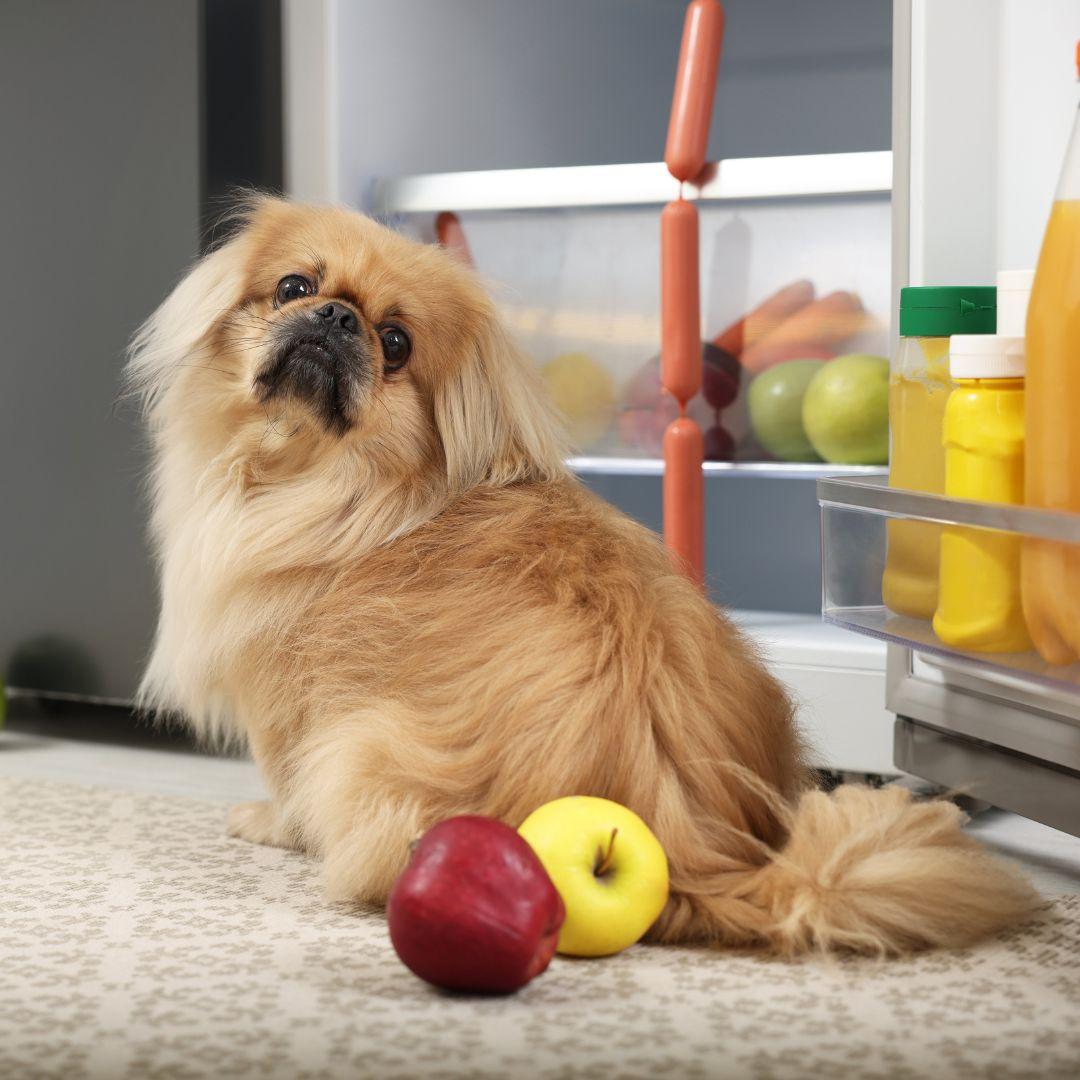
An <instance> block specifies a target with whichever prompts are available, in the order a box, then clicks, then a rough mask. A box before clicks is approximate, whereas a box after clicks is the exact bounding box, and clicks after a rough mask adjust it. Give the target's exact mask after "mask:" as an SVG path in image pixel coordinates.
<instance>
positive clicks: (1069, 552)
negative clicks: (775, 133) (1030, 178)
mask: <svg viewBox="0 0 1080 1080" xmlns="http://www.w3.org/2000/svg"><path fill="white" fill-rule="evenodd" d="M1077 59H1078V61H1080V43H1078V45H1077ZM1078 67H1080V63H1078ZM1026 390H1027V393H1026V407H1025V424H1026V428H1027V446H1026V455H1025V469H1024V497H1025V502H1027V504H1028V505H1029V506H1039V507H1044V508H1046V509H1051V510H1068V511H1071V512H1072V513H1074V514H1076V513H1080V113H1078V114H1077V118H1076V121H1075V122H1074V124H1073V129H1072V137H1071V138H1070V139H1069V145H1068V149H1067V150H1066V151H1065V165H1064V167H1063V168H1062V171H1061V180H1060V182H1059V184H1058V189H1057V194H1056V195H1055V200H1054V205H1053V207H1052V208H1051V211H1050V221H1049V223H1048V224H1047V226H1046V235H1045V236H1044V238H1043V244H1042V251H1041V253H1040V255H1039V263H1038V266H1037V267H1036V270H1035V283H1034V285H1033V287H1032V291H1031V303H1030V304H1029V306H1028V317H1027V387H1026ZM1021 592H1022V596H1023V605H1024V617H1025V618H1026V619H1027V625H1028V632H1029V633H1030V635H1031V638H1032V640H1033V641H1034V642H1035V647H1036V648H1037V649H1038V650H1039V653H1040V655H1041V656H1042V658H1043V659H1044V660H1045V661H1046V662H1047V663H1050V664H1070V663H1072V662H1073V661H1074V660H1076V659H1077V657H1080V549H1078V548H1077V547H1075V546H1069V545H1067V544H1059V543H1053V542H1050V541H1045V540H1034V539H1028V540H1026V541H1025V542H1024V551H1023V563H1022V573H1021Z"/></svg>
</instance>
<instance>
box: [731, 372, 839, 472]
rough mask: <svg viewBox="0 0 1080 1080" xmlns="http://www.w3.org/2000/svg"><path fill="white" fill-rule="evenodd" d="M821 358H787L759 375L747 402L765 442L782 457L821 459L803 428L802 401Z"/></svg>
mask: <svg viewBox="0 0 1080 1080" xmlns="http://www.w3.org/2000/svg"><path fill="white" fill-rule="evenodd" d="M821 367H822V361H821V360H787V361H785V362H784V363H782V364H777V365H776V366H775V367H771V368H769V369H768V370H767V371H763V372H762V373H761V374H760V375H758V376H757V377H756V378H755V379H754V381H753V382H752V383H751V384H750V390H749V392H748V394H747V398H746V403H747V407H748V408H749V410H750V423H751V425H752V426H753V428H754V434H755V435H756V436H757V440H758V442H759V443H761V445H762V446H763V447H764V448H765V449H766V450H768V451H769V453H770V454H772V455H773V457H778V458H779V459H780V460H781V461H820V460H821V459H820V458H819V457H818V455H817V453H816V452H815V451H814V448H813V446H811V445H810V440H809V439H808V438H807V437H806V431H805V429H804V428H803V419H802V405H803V396H804V395H805V394H806V388H807V386H809V385H810V380H811V379H812V378H813V377H814V376H815V375H816V374H817V373H818V370H819V369H820V368H821Z"/></svg>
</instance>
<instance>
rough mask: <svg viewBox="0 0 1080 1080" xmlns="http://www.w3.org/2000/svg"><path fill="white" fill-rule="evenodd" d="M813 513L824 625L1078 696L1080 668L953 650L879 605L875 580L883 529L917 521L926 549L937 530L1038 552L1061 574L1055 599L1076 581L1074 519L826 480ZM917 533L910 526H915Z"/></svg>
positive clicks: (920, 623)
mask: <svg viewBox="0 0 1080 1080" xmlns="http://www.w3.org/2000/svg"><path fill="white" fill-rule="evenodd" d="M817 494H818V502H819V503H820V505H821V513H822V520H821V530H822V531H821V535H822V543H821V555H822V616H823V617H824V619H825V620H826V621H827V622H830V623H832V624H834V625H836V626H841V627H845V628H846V629H848V630H853V631H855V632H857V633H860V634H866V635H869V636H870V637H874V638H878V639H879V640H882V641H887V642H892V643H894V644H897V645H902V646H904V647H906V648H908V649H912V650H914V651H915V652H917V653H921V654H925V655H927V656H929V657H937V658H944V659H947V660H949V661H953V662H958V663H959V664H960V665H962V666H963V667H966V668H969V669H971V670H972V671H973V672H979V673H984V674H986V673H989V674H992V675H993V676H994V677H995V680H996V681H998V682H1004V683H1005V684H1007V685H1013V686H1017V687H1023V686H1024V685H1030V684H1032V683H1034V684H1037V685H1040V686H1043V687H1049V688H1051V689H1053V690H1055V691H1061V690H1064V691H1066V692H1067V693H1068V694H1069V695H1070V696H1080V663H1071V664H1067V665H1055V664H1050V663H1047V662H1046V660H1044V659H1043V658H1042V657H1041V656H1040V655H1039V654H1038V653H1037V652H1036V651H1035V650H1034V649H1032V650H1030V651H1025V652H1010V653H1006V652H983V651H976V650H972V649H962V648H956V647H954V646H952V645H949V644H946V643H945V642H943V641H942V640H941V639H940V638H939V637H938V636H937V634H935V632H934V629H933V626H932V623H931V621H930V620H929V619H924V618H916V617H913V616H912V615H910V614H901V613H899V612H896V611H891V610H890V609H889V608H888V607H886V605H885V603H884V601H883V598H882V576H883V574H884V573H885V571H886V566H887V560H888V542H889V537H888V526H889V523H890V522H896V521H908V522H916V523H923V525H924V526H925V530H926V534H925V542H926V543H927V544H938V543H940V535H941V530H942V529H943V528H944V529H946V530H948V529H956V528H957V527H964V528H965V530H967V531H969V532H968V533H967V535H970V536H972V537H977V536H978V535H979V534H983V535H986V536H995V535H996V536H1003V535H1005V536H1012V537H1013V538H1015V540H1016V545H1017V546H1016V550H1017V551H1023V552H1024V553H1025V557H1027V552H1029V551H1031V550H1033V549H1034V548H1036V547H1038V546H1039V545H1042V550H1043V551H1046V550H1048V549H1050V550H1052V551H1053V552H1054V555H1055V558H1057V559H1059V560H1060V562H1059V564H1058V565H1060V567H1061V577H1062V580H1061V590H1062V592H1061V595H1062V596H1068V595H1071V594H1070V592H1069V590H1068V582H1069V581H1070V580H1072V578H1073V576H1074V575H1077V574H1080V514H1066V513H1059V512H1056V511H1049V510H1037V509H1032V508H1029V507H1023V506H1008V505H1003V504H997V503H983V502H976V501H974V500H970V499H950V498H946V497H944V496H940V495H928V494H924V493H922V492H915V491H904V490H900V489H894V488H890V487H889V486H888V480H887V477H884V476H879V477H866V478H859V479H854V478H844V477H827V478H824V479H821V480H819V481H818V485H817ZM916 527H918V526H916Z"/></svg>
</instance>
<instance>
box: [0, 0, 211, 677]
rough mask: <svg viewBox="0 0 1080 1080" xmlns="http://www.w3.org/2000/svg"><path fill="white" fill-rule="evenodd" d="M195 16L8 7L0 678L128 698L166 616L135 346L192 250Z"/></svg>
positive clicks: (184, 9) (99, 0) (3, 78)
mask: <svg viewBox="0 0 1080 1080" xmlns="http://www.w3.org/2000/svg"><path fill="white" fill-rule="evenodd" d="M197 75H198V64H197V4H196V3H195V0H170V2H169V3H164V4H163V3H146V2H145V0H94V3H85V2H80V0H48V2H42V0H4V2H3V4H2V5H0V101H2V102H3V108H2V110H0V146H2V147H3V151H2V157H3V167H2V168H0V217H2V222H3V229H2V234H3V238H4V244H3V247H4V257H3V259H2V260H0V326H3V334H2V336H0V484H2V490H3V494H4V502H3V524H2V532H0V670H6V671H7V672H9V674H10V677H11V680H12V681H13V682H15V683H17V684H18V683H22V684H26V683H28V682H32V683H39V682H40V680H41V679H45V680H46V681H47V682H48V683H49V684H50V685H52V686H54V687H59V688H62V689H70V690H76V691H81V692H91V693H98V694H104V695H128V694H129V693H130V692H131V690H132V688H133V683H134V677H135V673H136V671H137V669H138V667H139V666H140V664H141V662H142V659H143V656H144V653H145V651H146V649H147V646H148V643H149V635H150V631H151V628H152V625H153V612H154V608H155V597H154V586H153V578H152V574H151V571H150V568H149V566H148V563H147V559H146V555H145V544H144V540H143V537H144V526H143V519H144V514H143V512H142V507H141V506H140V503H139V495H138V490H139V484H140V474H141V471H142V459H141V453H140V450H139V435H138V432H137V429H136V426H135V423H134V420H133V418H131V417H130V416H129V415H128V416H116V415H114V412H113V403H114V399H115V397H116V393H117V389H118V383H117V380H118V376H119V373H120V370H121V366H122V362H123V351H124V346H125V343H126V341H127V339H128V337H129V335H130V333H131V331H132V330H133V329H134V327H135V326H136V325H137V324H138V323H139V322H140V321H141V320H142V319H143V318H144V317H145V316H146V315H147V314H148V313H149V312H150V311H151V310H152V309H153V308H154V306H155V305H156V304H157V303H158V302H159V301H160V299H161V298H162V296H163V295H164V294H165V292H166V291H167V290H168V288H169V287H170V285H171V284H172V282H173V281H174V280H175V279H176V277H177V276H178V275H179V273H180V272H181V270H182V268H183V266H184V265H185V263H186V262H187V261H188V260H189V259H190V258H191V257H192V256H193V255H194V253H195V250H196V247H197V239H198V154H197V138H198V85H197Z"/></svg>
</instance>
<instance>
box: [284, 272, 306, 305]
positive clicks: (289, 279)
mask: <svg viewBox="0 0 1080 1080" xmlns="http://www.w3.org/2000/svg"><path fill="white" fill-rule="evenodd" d="M314 295H315V286H314V285H312V284H311V282H310V281H308V279H307V278H306V277H301V276H300V274H289V275H287V276H286V277H283V278H282V279H281V280H280V281H279V282H278V283H277V292H275V293H274V301H275V303H277V304H279V305H280V304H287V303H288V302H289V301H290V300H299V299H300V297H301V296H314Z"/></svg>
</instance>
